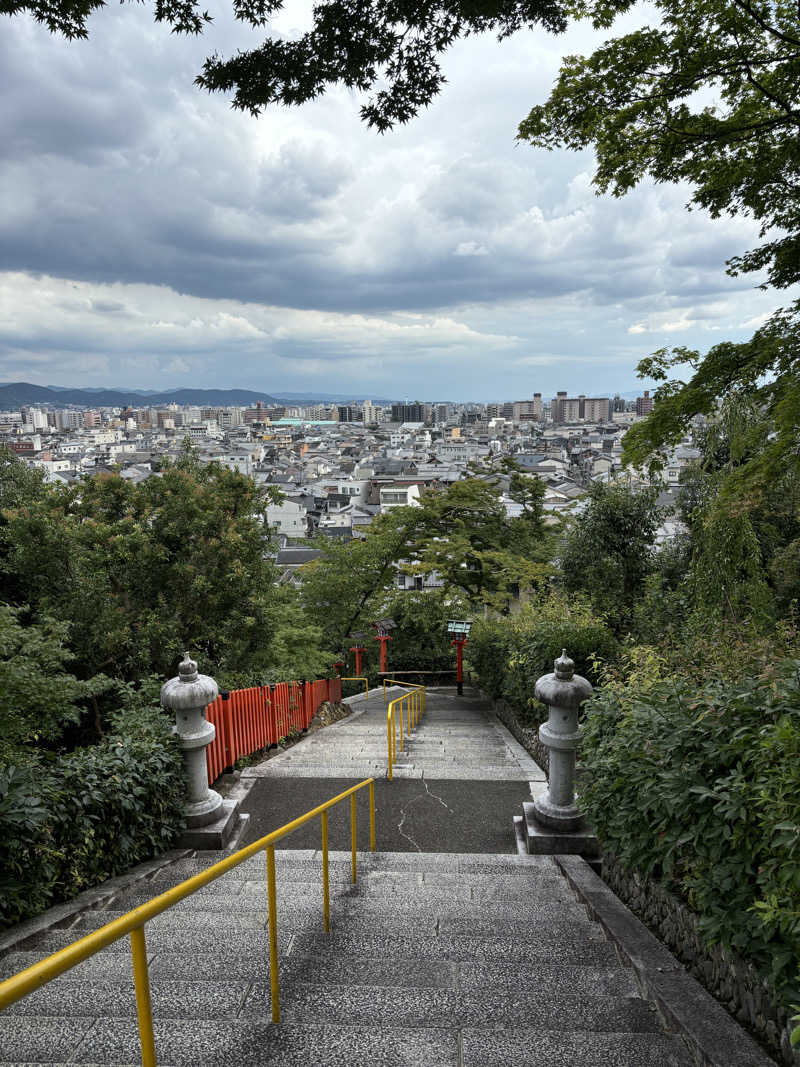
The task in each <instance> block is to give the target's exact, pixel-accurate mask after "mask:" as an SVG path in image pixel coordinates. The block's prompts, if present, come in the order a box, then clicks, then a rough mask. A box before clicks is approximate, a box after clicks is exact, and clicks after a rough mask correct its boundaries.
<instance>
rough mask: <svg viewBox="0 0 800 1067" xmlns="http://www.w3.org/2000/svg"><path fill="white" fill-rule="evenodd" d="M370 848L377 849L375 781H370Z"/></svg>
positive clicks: (371, 850) (371, 849) (372, 850)
mask: <svg viewBox="0 0 800 1067" xmlns="http://www.w3.org/2000/svg"><path fill="white" fill-rule="evenodd" d="M369 850H370V852H374V851H375V783H374V782H372V781H371V782H370V783H369Z"/></svg>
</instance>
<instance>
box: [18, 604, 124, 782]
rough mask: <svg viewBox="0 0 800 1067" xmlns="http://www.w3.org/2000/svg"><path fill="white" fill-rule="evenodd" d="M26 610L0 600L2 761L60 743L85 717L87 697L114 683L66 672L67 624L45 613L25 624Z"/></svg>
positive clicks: (21, 756) (71, 657) (67, 657)
mask: <svg viewBox="0 0 800 1067" xmlns="http://www.w3.org/2000/svg"><path fill="white" fill-rule="evenodd" d="M23 614H24V613H23V611H22V610H21V609H20V610H15V609H14V608H11V607H9V606H8V605H7V604H0V764H2V763H9V762H12V761H13V762H19V761H20V759H23V760H24V759H26V758H27V757H28V756H29V755H30V754H31V752H32V751H34V750H35V746H39V745H42V744H45V743H52V742H57V741H58V740H59V739H60V738H61V736H62V734H63V732H64V729H65V728H66V727H67V726H68V725H70V724H74V723H77V722H78V721H79V720H80V718H81V715H82V713H83V707H82V701H84V700H86V699H87V698H88V697H90V696H94V695H97V694H98V693H102V692H104V691H105V690H107V689H108V688H109V687H110V686H111V685H112V683H111V681H110V679H108V678H104V677H102V676H101V677H96V678H93V679H91V680H90V681H79V680H78V679H77V678H76V677H75V676H74V675H72V674H69V673H67V671H66V669H65V668H66V665H67V664H68V663H69V662H70V660H72V659H73V656H72V654H71V653H70V651H69V649H68V647H67V644H66V638H67V632H68V627H67V626H66V625H65V624H64V623H58V622H56V621H55V620H54V619H50V618H46V617H45V618H43V619H42V620H41V622H40V624H39V625H38V626H37V625H32V624H30V623H29V622H27V624H26V620H25V619H24V618H23Z"/></svg>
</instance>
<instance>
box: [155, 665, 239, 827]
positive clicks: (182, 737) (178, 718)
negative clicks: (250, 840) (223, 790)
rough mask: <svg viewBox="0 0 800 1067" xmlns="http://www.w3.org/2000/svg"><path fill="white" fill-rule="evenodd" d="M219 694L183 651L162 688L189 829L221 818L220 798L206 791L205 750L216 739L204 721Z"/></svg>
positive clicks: (217, 689)
mask: <svg viewBox="0 0 800 1067" xmlns="http://www.w3.org/2000/svg"><path fill="white" fill-rule="evenodd" d="M218 693H219V688H218V687H217V683H216V682H215V681H214V679H213V678H209V676H208V675H207V674H198V673H197V664H196V663H195V662H194V660H193V659H190V657H189V653H188V652H185V653H184V657H183V662H182V663H181V664H180V666H179V667H178V677H177V678H171V679H170V680H169V681H168V682H166V683H165V684H164V685H163V686H162V687H161V704H162V705H163V707H165V708H170V709H171V710H172V711H174V712H175V726H174V727H173V732H174V733H175V734H177V736H178V743H179V744H180V747H181V749H182V750H183V758H184V763H185V765H186V777H187V779H188V797H187V801H186V808H185V814H186V825H187V827H188V828H189V829H190V830H191V829H194V828H196V827H200V826H208V825H209V824H210V823H213V822H216V821H217V820H218V819H220V818H221V817H222V816H223V814H224V812H223V801H222V797H221V796H220V795H219V793H217V792H216V791H215V790H213V789H209V788H208V770H207V767H206V747H207V746H208V745H210V744H211V742H212V741H213V740H214V738H215V736H216V730H215V728H214V724H213V723H210V722H209V721H208V720H207V719H206V707H207V706H208V705H209V704H210V703H211V701H212V700H214V699H216V697H217V694H218Z"/></svg>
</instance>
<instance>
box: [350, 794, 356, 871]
mask: <svg viewBox="0 0 800 1067" xmlns="http://www.w3.org/2000/svg"><path fill="white" fill-rule="evenodd" d="M350 851H351V853H352V868H353V885H355V884H356V795H355V793H351V794H350Z"/></svg>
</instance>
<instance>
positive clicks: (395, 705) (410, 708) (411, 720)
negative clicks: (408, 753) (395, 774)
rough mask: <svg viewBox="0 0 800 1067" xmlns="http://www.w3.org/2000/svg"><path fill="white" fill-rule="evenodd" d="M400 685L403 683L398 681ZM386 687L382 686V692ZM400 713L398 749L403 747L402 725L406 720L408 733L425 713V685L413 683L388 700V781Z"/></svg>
mask: <svg viewBox="0 0 800 1067" xmlns="http://www.w3.org/2000/svg"><path fill="white" fill-rule="evenodd" d="M400 684H401V685H402V684H404V683H400ZM405 684H406V685H408V684H410V683H408V682H406V683H405ZM385 692H386V689H385V687H384V693H385ZM398 711H399V713H400V715H399V718H400V751H401V752H402V751H403V750H404V749H405V737H404V727H405V722H406V714H407V722H408V731H407V733H408V734H410V733H411V731H412V729H415V728H416V725H417V723H418V722H419V720H420V719H421V718H422V716H423V715H424V714H425V686H424V685H415V686H414V688H413V689H412V690H411V691H410V692H408V693H404V694H403V696H400V697H395V699H394V700H392V701H390V703H389V709H388V711H387V712H386V753H387V765H388V770H387V777H388V779H389V781H390V782H391V781H392V768H393V765H394V763H395V762H396V759H397V718H398V715H397V713H398Z"/></svg>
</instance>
